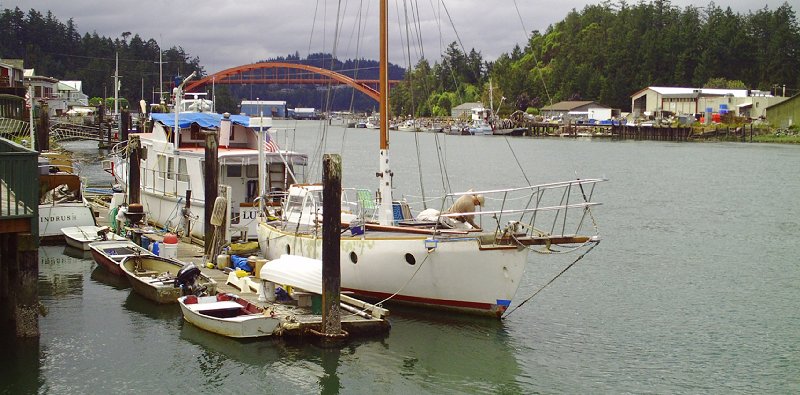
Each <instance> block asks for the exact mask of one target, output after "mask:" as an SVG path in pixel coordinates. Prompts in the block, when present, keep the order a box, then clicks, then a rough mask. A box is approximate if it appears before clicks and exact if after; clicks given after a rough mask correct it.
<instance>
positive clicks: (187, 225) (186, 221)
mask: <svg viewBox="0 0 800 395" xmlns="http://www.w3.org/2000/svg"><path fill="white" fill-rule="evenodd" d="M182 214H183V230H184V234H185V235H186V237H188V238H189V239H191V236H192V233H191V232H192V227H191V225H192V221H191V219H192V190H191V189H187V190H186V204H185V205H184V206H183V213H182Z"/></svg>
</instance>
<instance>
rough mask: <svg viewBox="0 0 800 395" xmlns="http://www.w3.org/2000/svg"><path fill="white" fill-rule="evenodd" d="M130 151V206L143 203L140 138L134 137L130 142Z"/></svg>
mask: <svg viewBox="0 0 800 395" xmlns="http://www.w3.org/2000/svg"><path fill="white" fill-rule="evenodd" d="M129 144H130V145H129V146H128V149H129V150H130V151H129V152H130V157H129V158H128V204H132V203H141V202H142V201H141V193H142V192H141V191H142V186H141V184H140V180H141V173H140V170H139V168H140V166H141V162H140V161H141V159H142V146H141V141H140V140H139V136H133V138H132V139H131V141H130V142H129Z"/></svg>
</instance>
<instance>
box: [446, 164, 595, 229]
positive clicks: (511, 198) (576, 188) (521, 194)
mask: <svg viewBox="0 0 800 395" xmlns="http://www.w3.org/2000/svg"><path fill="white" fill-rule="evenodd" d="M604 181H607V180H606V179H601V178H592V179H576V180H569V181H561V182H554V183H546V184H539V185H531V186H526V187H520V188H507V189H494V190H483V191H470V192H458V193H449V194H447V195H445V197H444V199H442V204H441V207H440V212H441V214H440V217H443V218H449V219H450V221H447V220H445V221H439V222H438V223H437V228H444V227H446V226H447V222H450V223H451V224H452V222H453V221H457V220H458V219H459V218H463V217H466V216H472V218H473V221H474V222H476V223H477V224H478V225H479V226H480V228H481V229H482V230H483V231H484V232H487V231H488V232H491V231H492V230H494V235H495V236H499V237H540V238H560V239H563V238H572V237H574V236H576V235H581V234H591V237H594V238H596V237H598V236H599V231H598V230H597V224H596V223H595V220H594V217H593V215H592V212H591V208H592V207H594V206H597V205H600V204H601V203H598V202H593V201H592V197H593V196H594V191H595V186H596V185H597V183H600V182H604ZM464 195H482V196H483V197H484V199H485V203H484V205H483V206H476V210H475V211H474V212H470V213H459V212H448V209H449V208H450V204H452V203H453V202H455V201H456V200H457V199H458V198H459V197H461V196H464ZM587 222H591V223H590V224H588V225H590V226H591V229H588V225H587Z"/></svg>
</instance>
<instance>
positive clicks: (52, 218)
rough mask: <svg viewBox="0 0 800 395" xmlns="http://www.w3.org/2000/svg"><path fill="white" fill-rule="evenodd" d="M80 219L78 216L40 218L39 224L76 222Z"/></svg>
mask: <svg viewBox="0 0 800 395" xmlns="http://www.w3.org/2000/svg"><path fill="white" fill-rule="evenodd" d="M77 219H78V216H77V215H74V214H73V215H56V216H52V217H41V218H39V222H64V221H75V220H77Z"/></svg>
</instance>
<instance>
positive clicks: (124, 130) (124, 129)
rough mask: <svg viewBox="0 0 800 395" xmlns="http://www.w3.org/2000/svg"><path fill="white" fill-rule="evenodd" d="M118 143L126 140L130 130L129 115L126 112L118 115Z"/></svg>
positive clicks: (128, 112)
mask: <svg viewBox="0 0 800 395" xmlns="http://www.w3.org/2000/svg"><path fill="white" fill-rule="evenodd" d="M119 125H120V126H119V141H127V140H128V132H129V131H130V130H131V113H130V111H128V110H123V111H122V115H120V122H119Z"/></svg>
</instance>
